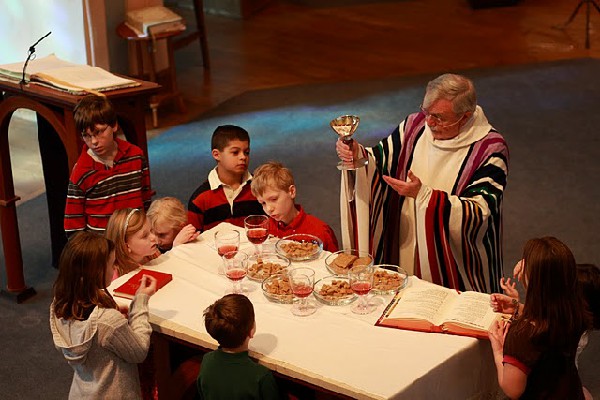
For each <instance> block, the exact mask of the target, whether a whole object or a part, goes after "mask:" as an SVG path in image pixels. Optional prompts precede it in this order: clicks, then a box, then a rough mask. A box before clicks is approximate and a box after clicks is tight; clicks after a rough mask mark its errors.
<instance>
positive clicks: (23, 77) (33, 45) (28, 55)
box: [20, 31, 52, 85]
mask: <svg viewBox="0 0 600 400" xmlns="http://www.w3.org/2000/svg"><path fill="white" fill-rule="evenodd" d="M51 33H52V31H50V32H48V33H46V34H45V35H44V36H42V37H41V38H39V39H38V41H37V42H35V43H34V44H32V45H31V46H29V54H27V60H25V64H24V65H23V76H22V78H21V82H20V84H21V85H24V84H25V83H27V82H25V70H26V69H27V64H29V60H31V57H32V56H33V53H35V46H37V44H38V43H39V42H41V41H42V40H43V39H45V38H47V37H48V36H50V34H51Z"/></svg>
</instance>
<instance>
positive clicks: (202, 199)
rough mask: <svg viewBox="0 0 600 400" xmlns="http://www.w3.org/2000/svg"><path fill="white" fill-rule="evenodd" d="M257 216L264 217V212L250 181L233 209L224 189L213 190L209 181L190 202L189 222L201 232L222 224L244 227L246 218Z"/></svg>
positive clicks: (195, 193)
mask: <svg viewBox="0 0 600 400" xmlns="http://www.w3.org/2000/svg"><path fill="white" fill-rule="evenodd" d="M257 214H258V215H263V214H264V211H263V209H262V207H261V205H260V204H259V202H258V200H256V197H254V195H253V194H252V191H251V190H250V181H248V182H246V184H245V185H244V187H243V188H242V190H241V191H240V193H239V194H238V195H237V196H236V198H235V199H234V200H233V207H231V205H230V204H229V202H228V201H227V197H226V196H225V191H224V190H223V187H222V186H218V187H217V188H216V189H213V190H211V188H210V184H209V182H208V181H206V182H204V183H203V184H202V185H200V187H198V189H196V191H194V193H193V194H192V196H191V197H190V200H189V202H188V221H189V222H190V223H191V224H192V225H194V226H195V227H196V229H199V230H200V231H206V230H208V229H210V228H212V227H214V226H217V225H218V224H219V223H221V222H229V223H232V224H234V225H237V226H242V227H243V226H244V218H246V217H247V216H248V215H257Z"/></svg>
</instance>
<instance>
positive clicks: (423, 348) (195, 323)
mask: <svg viewBox="0 0 600 400" xmlns="http://www.w3.org/2000/svg"><path fill="white" fill-rule="evenodd" d="M220 229H237V230H240V233H241V235H240V237H241V238H245V234H244V230H243V228H239V227H234V226H233V225H231V224H227V223H224V224H220V225H218V226H217V227H215V228H213V229H211V230H210V231H207V232H204V233H203V234H202V235H201V236H200V237H199V238H198V239H197V240H196V241H195V242H193V243H189V244H184V245H180V246H177V247H175V248H174V249H173V250H171V251H169V252H167V253H165V254H163V255H162V256H160V257H159V258H157V259H155V260H153V261H151V262H150V263H149V264H148V265H146V266H145V268H149V269H155V270H158V271H163V272H169V273H171V274H173V280H172V281H171V282H170V283H169V284H167V285H166V286H165V287H163V288H162V289H160V290H159V291H158V292H157V293H156V294H155V295H154V296H152V298H151V299H150V322H151V324H152V327H153V330H154V331H155V332H157V333H159V334H161V335H166V337H168V338H171V339H173V340H176V341H178V342H180V343H186V344H188V345H190V346H199V347H202V348H206V349H215V348H216V347H217V343H216V342H215V341H214V340H213V339H212V338H211V337H210V335H209V334H208V333H207V332H206V330H205V328H204V323H203V319H202V312H203V310H204V309H205V308H206V307H208V306H209V305H210V304H212V303H213V302H214V301H216V300H217V299H219V298H220V297H222V296H223V295H224V294H225V293H226V292H227V290H228V289H229V288H230V287H231V282H229V281H228V280H227V279H226V277H225V276H224V275H220V274H219V273H218V269H219V266H220V263H221V259H220V257H219V256H218V254H217V252H216V250H215V248H214V239H213V238H214V232H215V231H217V230H220ZM240 249H241V250H243V251H245V250H248V251H252V250H253V248H252V245H251V244H250V243H249V242H247V241H242V243H241V244H240ZM326 254H328V253H325V252H324V253H323V254H321V256H320V257H319V258H318V259H317V260H313V261H310V262H302V263H296V262H294V263H292V265H291V267H292V268H293V267H295V266H308V267H311V268H313V269H314V270H315V280H317V279H319V278H321V277H323V276H326V275H329V273H328V272H327V269H326V267H325V263H324V259H325V256H326ZM129 276H131V274H128V275H125V276H123V277H120V278H118V279H117V280H115V281H114V282H113V284H112V285H111V286H110V288H109V289H114V288H115V287H117V286H118V285H120V284H121V283H123V282H124V281H125V280H126V279H127V278H129ZM411 284H412V285H414V284H419V280H418V279H417V278H413V277H411V278H410V279H409V285H411ZM243 287H244V290H245V291H246V293H245V294H246V295H247V296H248V298H249V299H250V300H251V301H252V303H253V304H254V308H255V314H256V327H257V330H256V335H255V336H254V338H253V339H252V340H251V341H250V356H251V357H253V358H255V359H257V360H258V362H259V363H261V364H263V365H265V366H267V367H268V368H270V369H271V370H273V371H275V372H276V373H278V374H281V375H284V376H286V377H289V378H291V379H293V380H296V381H299V382H302V383H305V384H307V385H309V386H311V387H317V388H322V389H323V390H325V391H329V392H334V393H340V394H342V395H344V396H347V397H350V398H357V399H427V398H431V399H437V398H444V399H492V398H495V396H496V393H497V390H498V385H497V379H496V369H495V366H494V361H493V357H492V352H491V346H490V343H489V342H488V341H487V340H478V339H474V338H470V337H463V336H453V335H446V334H434V333H420V332H413V331H404V330H399V329H392V328H384V327H377V326H374V324H375V321H376V320H377V319H378V317H379V316H380V315H381V313H382V312H383V309H384V308H385V306H386V305H387V304H388V303H389V301H390V300H391V296H374V297H372V298H371V300H370V301H371V302H375V303H377V304H378V308H377V310H376V311H375V312H373V313H372V314H368V315H357V314H354V313H352V312H351V310H350V308H351V305H347V306H339V307H338V306H328V305H324V304H321V303H318V302H317V300H316V299H315V298H312V301H314V302H315V303H316V304H318V306H317V307H318V308H317V311H316V313H314V314H313V315H310V316H307V317H297V316H294V315H292V313H291V311H290V308H291V305H286V304H276V303H272V302H270V301H269V300H267V299H266V298H265V296H264V295H263V293H262V290H261V288H260V284H259V283H257V282H253V281H249V280H248V279H247V278H246V279H244V282H243ZM117 300H118V301H119V302H124V301H125V300H124V299H117ZM125 302H126V301H125ZM163 378H164V377H163ZM161 381H162V382H164V379H159V382H161ZM159 393H161V397H163V394H164V393H165V391H161V390H159ZM165 398H167V397H166V396H165Z"/></svg>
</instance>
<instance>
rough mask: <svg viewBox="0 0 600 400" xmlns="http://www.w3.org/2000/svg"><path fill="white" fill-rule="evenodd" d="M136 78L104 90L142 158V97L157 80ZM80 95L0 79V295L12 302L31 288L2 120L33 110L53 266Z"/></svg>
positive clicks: (76, 143)
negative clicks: (0, 252) (1, 279)
mask: <svg viewBox="0 0 600 400" xmlns="http://www.w3.org/2000/svg"><path fill="white" fill-rule="evenodd" d="M140 83H141V85H140V86H137V87H132V88H126V89H118V90H113V91H108V92H105V94H106V96H107V97H108V98H109V100H110V101H111V102H112V103H113V105H114V106H115V109H116V110H117V114H118V119H119V126H121V128H122V129H123V132H124V134H125V136H126V138H127V140H128V141H130V142H132V143H134V144H136V145H137V146H138V147H140V148H141V149H142V151H143V152H144V154H145V155H146V157H148V145H147V140H146V121H145V110H146V107H147V104H148V97H149V96H150V95H152V94H154V93H155V92H156V91H157V90H158V88H159V85H157V84H156V83H152V82H145V81H140ZM80 99H81V96H76V95H72V94H69V93H65V92H61V91H59V90H55V89H51V88H48V87H45V86H41V85H38V84H35V83H29V84H26V85H22V86H21V85H19V83H16V82H12V81H3V80H0V228H1V230H2V245H3V249H4V261H5V264H6V265H5V268H6V280H7V287H6V290H2V294H3V295H8V296H9V297H11V298H13V299H14V300H15V301H16V302H17V303H21V302H22V301H24V300H26V299H27V298H29V297H31V296H33V295H34V294H35V290H34V289H33V288H32V287H29V286H27V285H26V284H25V278H24V275H23V256H22V252H21V240H20V236H19V225H18V221H17V210H16V202H17V200H19V198H18V197H17V196H15V190H14V183H13V176H12V168H11V164H10V151H9V146H8V125H9V123H10V119H11V117H12V114H13V112H14V111H15V110H17V109H19V108H25V109H29V110H33V111H35V112H36V113H37V119H38V139H39V144H40V154H41V158H42V169H43V172H44V180H45V185H46V196H47V201H48V213H49V217H50V235H51V242H52V259H53V263H54V264H55V265H56V263H57V261H58V258H59V256H60V252H61V251H62V248H63V246H64V244H65V243H66V235H65V231H64V228H63V219H64V211H65V204H66V196H67V187H68V183H69V175H70V173H71V170H72V169H73V165H75V163H76V162H77V158H78V157H79V153H80V152H81V149H82V146H83V142H82V140H81V135H80V133H79V132H77V131H76V129H75V121H74V119H73V108H74V107H75V105H76V104H77V102H78V101H79V100H80Z"/></svg>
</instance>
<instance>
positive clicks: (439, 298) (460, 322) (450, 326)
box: [375, 281, 502, 339]
mask: <svg viewBox="0 0 600 400" xmlns="http://www.w3.org/2000/svg"><path fill="white" fill-rule="evenodd" d="M419 283H420V284H419V285H416V286H412V287H409V288H406V289H404V290H403V291H401V292H399V293H398V294H396V296H395V297H394V298H393V299H392V301H391V302H390V304H389V305H388V306H387V307H386V309H385V310H384V312H383V315H382V316H381V317H380V318H379V320H378V321H377V323H376V324H375V325H377V326H386V327H391V328H398V329H409V330H415V331H422V332H437V333H451V334H455V335H462V336H472V337H477V338H481V339H487V338H488V334H487V332H488V329H489V328H490V327H491V325H492V323H494V322H495V321H497V320H499V319H501V318H502V314H500V313H495V312H494V311H493V310H492V307H491V306H490V295H489V294H487V293H479V292H470V291H468V292H462V293H458V292H457V291H456V290H454V289H448V288H445V287H443V286H438V285H434V284H431V283H427V282H423V281H420V282H419Z"/></svg>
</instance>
